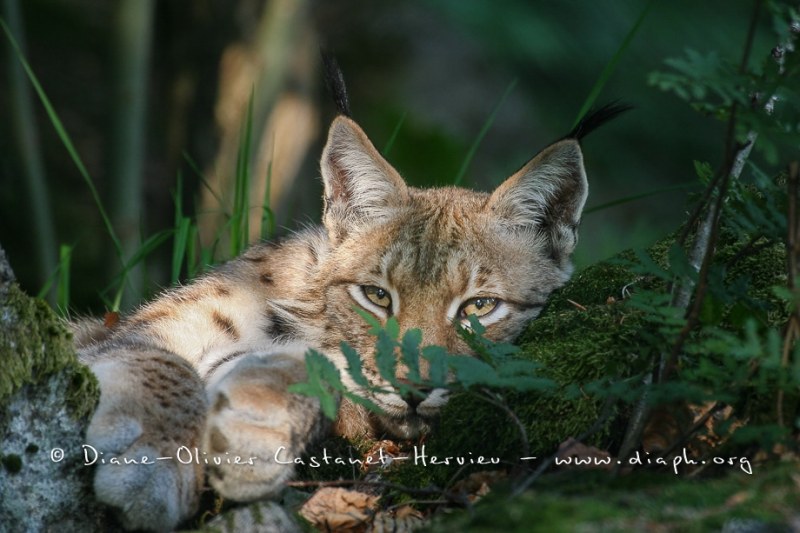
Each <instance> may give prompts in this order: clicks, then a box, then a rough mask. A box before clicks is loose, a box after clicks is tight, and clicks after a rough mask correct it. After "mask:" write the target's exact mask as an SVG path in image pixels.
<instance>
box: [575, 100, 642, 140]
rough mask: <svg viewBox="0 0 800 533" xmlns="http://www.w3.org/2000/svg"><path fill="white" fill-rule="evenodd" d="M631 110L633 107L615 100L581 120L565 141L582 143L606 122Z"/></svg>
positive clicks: (592, 111)
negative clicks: (582, 140) (581, 141)
mask: <svg viewBox="0 0 800 533" xmlns="http://www.w3.org/2000/svg"><path fill="white" fill-rule="evenodd" d="M631 109H633V106H632V105H628V104H622V103H620V102H619V101H618V100H615V101H613V102H609V103H608V104H606V105H604V106H603V107H601V108H600V109H596V110H590V111H589V112H588V113H587V114H586V115H585V116H584V117H583V118H581V120H580V121H579V122H578V125H577V126H575V129H574V130H572V131H571V132H569V134H568V135H567V136H566V137H565V139H577V140H579V141H580V140H581V139H583V138H584V137H586V136H587V135H589V134H590V133H591V132H592V131H594V130H596V129H597V128H599V127H600V126H602V125H603V124H605V123H606V122H608V121H610V120H612V119H614V118H616V117H617V116H618V115H621V114H622V113H624V112H626V111H630V110H631Z"/></svg>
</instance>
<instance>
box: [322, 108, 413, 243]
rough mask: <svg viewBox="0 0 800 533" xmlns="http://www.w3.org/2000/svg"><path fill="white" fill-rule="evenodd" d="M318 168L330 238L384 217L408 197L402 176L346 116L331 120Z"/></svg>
mask: <svg viewBox="0 0 800 533" xmlns="http://www.w3.org/2000/svg"><path fill="white" fill-rule="evenodd" d="M321 167H322V180H323V182H324V184H325V208H324V211H323V222H324V224H325V227H326V228H327V229H328V233H329V234H330V236H331V239H333V240H334V241H339V240H341V239H342V238H343V237H344V236H345V235H347V233H349V232H351V231H353V230H357V229H358V228H359V227H361V226H363V225H364V224H366V223H375V222H380V221H382V220H386V219H387V218H389V217H390V216H391V213H392V211H393V210H394V209H395V208H397V207H399V206H400V205H402V204H403V202H404V201H405V200H406V199H407V197H408V188H407V187H406V184H405V182H404V181H403V178H401V177H400V175H399V174H398V173H397V171H396V170H395V169H394V168H392V166H391V165H390V164H389V163H388V162H387V161H386V160H385V159H384V158H383V157H382V156H381V155H380V154H379V153H378V151H377V150H376V149H375V147H374V146H373V145H372V143H371V142H370V141H369V139H368V138H367V135H366V134H365V133H364V132H363V130H362V129H361V128H360V127H359V126H358V125H357V124H356V123H355V122H353V121H352V120H350V119H349V118H346V117H343V116H340V117H337V118H336V120H334V121H333V124H332V125H331V129H330V132H329V133H328V142H327V144H326V145H325V149H324V150H323V152H322V161H321Z"/></svg>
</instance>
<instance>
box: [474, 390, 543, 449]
mask: <svg viewBox="0 0 800 533" xmlns="http://www.w3.org/2000/svg"><path fill="white" fill-rule="evenodd" d="M481 392H483V394H478V398H480V399H482V400H484V401H486V402H488V403H490V404H492V405H494V406H495V407H497V408H498V409H500V410H502V411H503V412H504V413H505V414H506V415H508V417H509V418H510V419H511V420H512V422H514V425H516V426H517V431H519V438H520V445H521V448H522V455H523V457H524V456H527V455H528V454H529V453H530V443H529V441H528V432H527V431H526V430H525V426H524V425H523V424H522V422H521V421H520V419H519V417H518V416H517V415H516V413H514V411H512V410H511V409H510V408H509V407H508V405H506V403H505V401H503V400H502V399H500V400H498V399H496V398H495V397H494V395H493V394H492V391H490V390H489V389H485V388H484V389H481Z"/></svg>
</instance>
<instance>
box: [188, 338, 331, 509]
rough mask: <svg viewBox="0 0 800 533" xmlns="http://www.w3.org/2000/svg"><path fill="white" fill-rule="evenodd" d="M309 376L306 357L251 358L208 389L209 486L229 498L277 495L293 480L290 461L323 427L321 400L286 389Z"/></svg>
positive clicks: (206, 449) (246, 359)
mask: <svg viewBox="0 0 800 533" xmlns="http://www.w3.org/2000/svg"><path fill="white" fill-rule="evenodd" d="M304 377H305V363H304V360H303V357H302V354H294V355H263V356H261V355H249V356H247V357H245V358H244V359H242V360H241V361H239V362H238V363H237V365H236V367H235V368H234V369H233V370H232V371H230V372H229V373H228V374H226V375H225V376H224V377H223V378H222V379H221V380H220V381H219V382H217V383H215V384H213V385H212V386H211V387H210V388H209V391H208V398H209V405H210V408H209V413H208V419H207V421H206V431H205V437H204V440H203V449H204V451H205V452H207V453H208V454H209V459H208V464H209V466H208V478H209V481H210V483H211V485H212V486H213V487H214V488H215V489H216V490H217V491H218V492H219V493H220V494H222V495H223V496H224V497H226V498H230V499H233V500H237V501H250V500H255V499H259V498H263V497H268V496H273V495H275V494H277V493H278V492H280V490H281V489H282V488H283V486H284V484H285V483H286V481H288V479H289V478H290V477H291V475H292V473H293V472H294V465H293V464H292V463H291V460H292V459H293V458H295V457H297V456H299V455H300V454H301V453H302V452H303V450H304V449H305V447H306V445H307V443H308V442H309V441H310V440H312V439H313V438H314V437H315V436H316V435H317V434H318V433H319V431H320V429H321V425H322V417H321V413H320V409H319V402H318V401H317V400H316V399H313V398H309V397H305V396H299V395H296V394H292V393H290V392H288V391H287V390H286V389H287V388H288V386H289V385H291V384H293V383H297V382H298V381H300V380H302V379H304Z"/></svg>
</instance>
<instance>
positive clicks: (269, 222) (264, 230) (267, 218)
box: [261, 145, 275, 240]
mask: <svg viewBox="0 0 800 533" xmlns="http://www.w3.org/2000/svg"><path fill="white" fill-rule="evenodd" d="M272 152H273V154H274V153H275V150H274V145H273V151H272ZM272 161H273V160H272V159H270V161H269V163H268V164H267V175H266V177H265V179H264V200H263V202H262V204H261V206H262V207H261V209H262V212H261V239H264V240H266V239H270V238H272V236H273V235H274V234H275V213H274V212H273V211H272V207H271V205H272V204H271V203H270V201H271V197H272Z"/></svg>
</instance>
